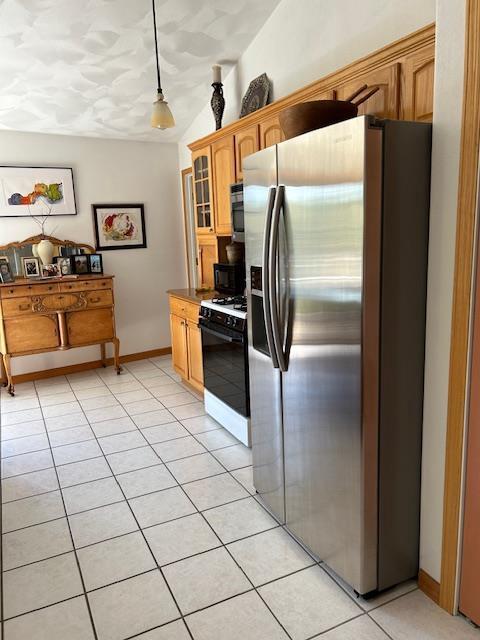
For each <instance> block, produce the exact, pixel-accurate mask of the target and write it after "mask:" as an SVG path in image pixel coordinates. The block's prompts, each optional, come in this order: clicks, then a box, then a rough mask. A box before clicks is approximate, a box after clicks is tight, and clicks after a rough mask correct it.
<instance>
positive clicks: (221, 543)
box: [0, 365, 415, 639]
mask: <svg viewBox="0 0 480 640" xmlns="http://www.w3.org/2000/svg"><path fill="white" fill-rule="evenodd" d="M154 366H157V365H154ZM157 368H159V367H157ZM129 373H130V374H131V375H132V377H133V378H135V380H136V381H137V382H138V383H139V384H140V385H141V387H143V388H144V389H146V391H147V392H149V390H148V389H147V388H146V387H144V385H143V383H142V381H141V380H139V379H138V378H136V376H135V374H134V373H132V372H131V371H129ZM163 373H165V375H168V374H167V373H166V372H163ZM99 379H100V378H99ZM172 380H173V381H174V382H176V381H175V379H174V378H172ZM67 382H68V384H69V385H70V381H67ZM70 388H72V387H71V385H70ZM186 391H188V390H186ZM72 392H73V394H74V395H75V396H76V393H75V391H74V390H73V389H72ZM157 400H158V399H157ZM159 402H160V404H162V403H161V401H159ZM120 404H122V403H121V402H120ZM122 406H123V405H122ZM179 406H186V405H179ZM166 409H167V408H166ZM167 411H168V409H167ZM81 412H82V413H83V414H84V415H85V412H84V410H83V408H82V407H81ZM170 413H171V412H170ZM42 415H43V412H42ZM172 415H173V414H172ZM130 418H131V416H130ZM184 419H185V418H184ZM173 421H174V422H172V423H179V424H181V425H182V427H184V428H185V426H184V425H183V423H182V421H181V420H180V419H178V418H176V417H175V416H173ZM87 423H88V425H89V427H90V428H92V431H93V424H95V423H90V422H89V420H88V418H87ZM165 424H171V423H165ZM80 426H83V425H80ZM154 426H163V425H152V427H154ZM135 427H136V430H138V431H140V432H141V433H142V429H140V428H139V427H138V426H137V425H135ZM145 428H150V427H145ZM57 431H59V430H57ZM133 431H135V430H133ZM187 431H188V428H187ZM210 431H215V429H212V430H207V431H204V432H200V433H198V434H194V433H190V432H189V431H188V433H189V435H190V436H192V437H193V438H194V440H196V441H197V442H198V443H199V444H200V445H201V446H202V447H205V445H204V444H203V443H202V442H201V441H200V440H198V438H197V437H196V436H197V435H200V434H202V433H208V432H210ZM123 433H129V432H123ZM32 435H36V434H32ZM110 435H120V434H110ZM142 435H143V437H144V438H145V436H144V434H143V433H142ZM24 437H28V436H24ZM102 437H105V438H106V437H109V436H101V438H102ZM185 437H188V436H181V437H179V438H171V439H169V440H165V441H162V442H160V443H149V442H148V441H146V442H147V444H146V446H149V447H150V448H151V449H153V451H154V453H155V454H156V456H157V457H158V458H159V462H160V464H163V465H164V466H165V468H166V469H167V470H169V469H168V467H167V463H166V462H164V461H163V459H162V458H161V457H160V456H159V455H158V453H157V452H156V451H155V449H154V448H153V445H154V444H162V443H163V442H171V441H173V440H179V439H182V438H185ZM47 438H48V440H49V442H50V438H49V435H48V433H47ZM93 439H95V440H96V441H97V444H99V445H100V443H99V439H98V437H97V435H96V434H95V437H94V438H91V440H93ZM145 439H146V438H145ZM80 442H83V441H79V442H78V443H70V445H68V444H67V445H59V446H60V447H62V446H71V445H75V444H79V443H80ZM231 446H236V445H233V444H229V445H226V446H225V447H219V448H217V449H213V450H212V449H208V448H207V447H205V449H206V451H205V452H208V453H210V455H211V456H212V457H213V458H214V459H215V460H216V461H217V462H218V464H219V465H220V466H221V467H222V468H223V469H224V470H225V471H224V472H222V473H221V474H214V476H207V477H206V478H209V477H215V476H218V475H222V474H223V473H228V474H229V476H230V477H231V478H232V479H233V480H234V481H235V483H236V484H238V485H239V486H240V487H241V488H242V489H244V490H245V487H244V486H243V484H242V483H241V482H240V481H239V480H238V479H237V478H236V477H235V476H234V475H233V473H232V472H235V471H237V470H238V469H242V468H245V467H246V466H250V465H245V467H238V468H236V469H232V470H229V469H227V468H226V467H225V466H224V465H223V463H222V462H221V461H220V460H219V459H217V458H216V457H215V455H214V453H213V451H216V450H220V449H225V448H229V447H231ZM135 448H137V447H135ZM135 448H134V449H135ZM138 448H140V447H138ZM52 449H53V447H51V446H50V450H51V453H52V454H53V451H52ZM130 450H132V449H127V450H124V451H125V452H126V451H130ZM27 453H33V452H27ZM114 453H122V451H119V452H112V454H114ZM112 454H103V457H104V458H105V460H106V462H107V465H108V467H109V469H110V471H111V473H112V475H111V476H107V478H110V477H113V478H115V481H116V483H117V485H119V488H120V491H121V492H122V495H123V496H124V500H125V501H126V502H127V504H128V506H129V508H130V511H131V512H132V513H133V510H132V508H131V507H130V504H129V500H132V499H134V498H137V497H142V496H144V495H151V494H152V493H157V491H153V492H148V493H146V494H141V495H139V496H133V497H132V498H127V497H126V495H125V493H124V491H123V489H122V487H121V486H120V484H119V482H118V479H117V475H125V474H128V473H132V472H134V471H137V470H141V469H143V468H149V467H143V468H141V469H134V470H132V471H127V472H123V473H121V474H114V473H113V470H112V468H111V466H110V463H109V461H108V460H107V455H112ZM18 455H22V454H18ZM194 455H202V454H194ZM9 457H15V456H9ZM98 457H99V458H100V457H102V456H98ZM189 457H192V456H185V457H184V458H177V459H175V460H171V461H169V463H170V462H175V461H176V460H180V459H186V458H189ZM93 459H96V458H93ZM75 462H82V461H75ZM1 464H2V461H0V465H1ZM65 464H73V463H65ZM56 466H57V465H55V466H54V468H55V473H56V475H57V480H59V478H58V474H57V472H56ZM59 466H63V465H59ZM151 466H155V465H150V467H151ZM36 471H41V470H36ZM36 471H32V472H27V474H28V473H35V472H36ZM170 473H171V472H170ZM27 474H18V475H27ZM18 475H17V476H10V477H18ZM172 475H173V474H172ZM173 477H174V479H175V481H177V480H176V478H175V476H174V475H173ZM206 478H198V479H195V480H192V481H189V482H188V483H183V484H191V483H194V482H197V481H200V480H203V479H206ZM97 480H101V478H100V479H95V480H89V481H86V482H84V483H78V484H76V485H71V486H80V485H82V484H88V483H90V482H95V481H97ZM183 484H180V483H179V484H178V485H177V486H179V487H180V488H181V489H182V492H183V493H184V494H185V495H186V497H187V499H188V500H189V502H191V503H192V504H193V507H194V508H195V510H196V513H197V514H198V515H200V516H202V518H203V520H204V521H205V522H206V524H207V526H208V527H209V528H210V529H211V530H212V532H213V533H214V535H215V537H216V538H217V539H219V538H218V536H217V534H216V532H215V531H214V529H213V528H212V527H211V525H210V523H209V522H208V520H206V518H205V517H204V516H203V512H201V511H200V510H199V509H198V507H197V506H196V505H195V503H193V502H192V501H191V500H190V498H189V496H188V494H187V493H186V492H185V490H184V488H183ZM64 488H65V489H66V488H68V487H64ZM169 488H173V487H166V488H164V489H161V490H159V491H163V490H167V489H169ZM59 490H60V491H62V487H60V484H59ZM246 492H247V494H248V495H247V496H246V497H244V498H238V499H235V500H232V501H228V502H227V503H222V504H221V505H216V506H214V507H209V508H207V509H206V510H204V511H208V510H210V509H214V508H217V507H219V506H224V505H225V504H231V503H232V502H237V501H240V500H246V499H247V498H252V497H253V499H254V500H255V501H256V503H257V504H258V505H259V506H260V507H262V510H263V511H265V512H266V513H267V514H268V515H270V516H271V514H270V513H269V512H268V510H267V509H266V508H265V507H264V506H263V505H262V503H261V502H260V501H259V500H258V498H257V496H255V495H252V494H251V493H250V491H248V490H246ZM46 493H51V492H50V491H48V492H44V493H42V494H36V495H44V494H46ZM28 497H34V496H27V497H25V498H18V499H16V500H14V501H10V502H7V503H5V504H10V503H11V502H16V501H19V500H23V499H27V498H28ZM62 500H63V493H62ZM110 504H115V503H110ZM103 506H108V505H100V506H99V507H94V508H93V509H86V510H84V511H81V512H77V513H84V512H86V511H91V510H95V509H97V508H101V507H103ZM64 509H65V503H64ZM65 513H66V509H65ZM70 515H75V514H70ZM189 515H193V514H188V515H186V516H179V517H177V518H174V519H172V520H169V521H166V522H171V521H173V520H179V519H182V518H186V517H189ZM133 517H134V519H135V522H136V523H137V526H138V527H139V531H140V532H141V533H142V535H143V529H148V528H152V527H156V526H158V524H160V525H161V524H165V523H166V522H165V523H163V522H162V523H158V524H155V525H149V526H148V527H144V528H142V527H140V524H139V522H138V520H137V518H136V516H135V514H134V513H133ZM67 520H68V515H67ZM31 526H35V525H31ZM277 527H278V528H283V529H284V530H285V531H286V532H287V533H288V534H289V532H288V530H286V529H285V528H284V526H283V525H281V524H279V523H278V522H277V521H276V525H275V527H273V528H272V529H274V528H277ZM270 530H271V529H270ZM17 531H18V530H17ZM265 531H268V529H267V530H265ZM70 533H71V532H70ZM131 533H133V532H128V533H125V534H121V535H120V536H114V537H113V538H109V539H115V538H118V537H122V536H125V535H129V534H131ZM260 533H263V532H257V533H254V534H250V535H249V536H245V537H244V538H241V539H240V540H242V539H245V538H248V537H253V536H255V535H258V534H260ZM289 535H290V534H289ZM71 537H72V542H73V536H72V534H71ZM290 537H291V538H292V540H293V541H294V542H297V541H296V540H295V539H294V538H293V537H292V536H291V535H290ZM143 538H144V540H145V542H146V544H147V547H148V549H149V551H150V553H151V554H152V557H153V558H154V560H155V563H156V565H157V567H158V569H159V570H160V572H161V573H162V576H163V571H162V568H161V567H160V566H159V565H158V562H157V561H156V558H155V555H154V554H153V553H152V551H151V548H150V545H149V544H148V541H147V540H146V539H145V536H143ZM101 542H105V541H104V540H102V541H99V542H98V543H93V544H92V545H85V547H89V546H94V545H95V544H100V543H101ZM232 542H236V540H235V541H232ZM219 543H220V544H219V546H217V547H214V548H215V549H218V548H221V547H224V548H225V549H226V551H227V553H228V554H229V556H230V557H231V558H232V560H233V561H234V563H235V564H236V566H237V567H238V568H239V569H240V571H241V572H242V573H243V574H244V575H245V577H246V579H247V580H248V582H249V583H250V584H251V585H252V587H253V590H254V591H255V592H257V594H258V591H257V588H260V587H262V586H265V584H269V583H271V582H275V581H277V580H280V579H282V578H285V577H288V576H289V575H292V574H293V573H298V572H300V571H302V570H305V569H307V568H309V567H312V566H315V565H320V568H322V569H323V571H325V569H324V568H323V567H322V566H321V563H319V562H318V561H317V560H316V559H315V558H311V559H312V564H310V565H309V566H308V567H304V568H302V569H299V570H297V571H294V572H291V573H290V574H287V575H285V576H281V577H280V578H275V579H273V580H271V581H268V582H267V583H262V585H259V586H258V587H255V586H254V585H253V583H252V581H251V580H250V579H249V577H248V576H247V574H246V573H245V571H244V570H243V569H242V567H241V566H240V565H239V564H238V563H237V562H236V560H235V558H234V557H233V556H232V554H231V553H230V552H229V549H228V548H227V544H230V543H223V542H222V541H221V540H220V539H219ZM297 544H298V542H297ZM300 546H301V545H300ZM85 547H82V548H85ZM211 550H212V549H209V550H207V551H204V552H200V553H197V554H192V555H191V556H187V557H186V558H180V559H179V560H176V561H173V562H170V563H167V564H166V565H163V566H169V565H172V564H175V563H176V562H181V561H182V560H186V559H188V558H192V557H195V556H196V555H200V554H202V553H207V552H208V551H211ZM74 551H75V553H76V549H75V545H74ZM66 553H70V552H66ZM307 553H308V552H307ZM58 555H62V554H58ZM309 556H310V554H309ZM54 557H55V556H54ZM310 557H311V556H310ZM42 560H46V559H42ZM42 560H40V561H42ZM37 562H39V561H37ZM29 564H33V563H29ZM77 564H78V559H77ZM78 566H79V565H78ZM79 571H80V575H81V577H82V584H83V576H82V574H81V569H80V566H79ZM150 571H151V570H150ZM143 573H148V571H147V572H142V573H141V574H136V575H142V574H143ZM325 573H326V575H327V576H328V577H329V578H330V579H331V580H332V581H333V582H334V583H335V585H336V586H337V587H340V589H341V590H342V591H343V592H344V593H345V594H346V595H348V596H349V598H350V599H351V600H352V601H353V602H354V603H355V604H356V605H357V607H358V608H359V609H360V611H361V613H360V614H359V616H361V615H368V614H369V612H367V611H365V610H364V609H362V608H361V607H360V605H358V603H357V602H356V601H355V599H354V598H353V597H352V596H351V594H349V593H348V592H347V591H346V590H345V589H344V588H343V587H342V585H341V584H339V583H338V582H337V581H336V580H335V579H334V578H333V576H331V575H330V574H329V573H328V572H327V571H325ZM131 577H135V576H129V578H131ZM163 577H164V576H163ZM129 578H125V579H122V580H120V581H116V582H114V583H110V584H116V583H118V582H122V581H123V580H127V579H129ZM164 580H165V582H166V584H167V586H168V588H169V591H170V593H171V595H172V597H173V599H174V601H175V603H176V599H175V597H174V596H173V593H172V591H171V589H170V586H169V584H168V582H167V581H166V579H165V577H164ZM83 586H84V584H83ZM104 586H110V585H103V586H102V587H99V588H97V589H94V590H91V591H96V590H98V589H101V588H103V587H104ZM414 590H415V588H414V589H412V590H410V591H408V592H407V593H405V594H401V595H399V596H397V597H396V598H393V599H392V600H389V601H388V602H386V603H384V604H382V605H378V607H374V608H373V609H372V610H371V611H373V610H375V609H377V608H379V607H381V606H384V605H385V604H388V603H389V602H391V601H393V600H396V599H398V598H401V597H403V596H404V595H408V593H411V592H412V591H414ZM250 591H252V589H249V590H248V591H246V592H242V593H249V592H250ZM84 594H85V595H86V598H87V604H88V595H87V594H88V592H87V591H86V589H85V586H84ZM239 595H241V594H235V595H233V596H231V597H230V598H227V599H224V600H221V601H219V602H215V603H213V604H211V605H208V606H207V607H203V608H201V609H199V610H196V611H200V610H204V609H208V608H210V607H213V606H215V605H217V604H219V603H220V602H224V601H225V600H229V599H232V598H234V597H237V596H239ZM258 595H259V597H260V599H261V600H262V602H264V601H263V598H262V597H261V596H260V594H258ZM74 597H78V596H74ZM63 601H65V600H63ZM63 601H62V602H63ZM53 604H58V603H53ZM176 604H177V603H176ZM264 604H265V606H266V607H267V609H268V610H269V611H270V613H271V614H272V616H273V617H274V619H276V616H275V615H274V614H273V612H272V611H271V610H270V608H269V606H268V605H267V604H266V603H265V602H264ZM47 606H52V605H47ZM177 607H178V604H177ZM42 608H46V607H42ZM178 610H179V611H180V608H179V607H178ZM196 611H195V612H196ZM89 612H90V608H89ZM195 612H190V613H189V614H185V616H184V615H183V614H181V611H180V614H181V618H177V620H178V619H183V620H185V617H186V616H188V615H191V614H192V613H195ZM26 613H30V612H26ZM20 615H25V614H20ZM359 616H354V617H353V618H350V619H349V620H346V621H344V622H342V623H340V624H339V625H337V626H342V625H343V624H345V623H347V622H349V621H351V620H353V619H355V618H356V617H359ZM15 617H19V616H15ZM369 617H370V616H369ZM2 618H3V616H2ZM91 619H92V624H93V618H92V617H91ZM371 619H372V620H373V621H374V623H375V624H376V625H377V626H378V627H379V628H381V629H382V627H381V626H380V625H379V624H378V623H377V622H376V621H375V620H374V619H373V618H371ZM276 620H277V619H276ZM170 622H173V620H172V621H169V622H166V623H164V624H162V625H159V626H157V627H154V629H157V628H161V627H163V626H165V625H166V624H169V623H170ZM277 622H278V623H279V625H280V626H281V627H282V628H283V625H282V624H281V623H280V622H279V621H278V620H277ZM2 625H3V620H2ZM332 628H336V627H332ZM152 630H153V629H152ZM187 630H188V632H189V633H190V629H189V628H188V625H187ZM329 630H331V629H327V630H325V631H322V632H321V633H320V634H319V635H323V634H324V633H326V632H328V631H329ZM148 631H150V630H146V631H141V632H140V633H139V634H135V635H134V636H129V638H132V639H133V638H135V637H138V636H139V635H142V634H143V633H146V632H148ZM382 631H384V630H383V629H382ZM384 632H385V631H384ZM385 633H386V632H385ZM317 635H318V634H317ZM317 635H315V636H314V637H317ZM387 636H388V634H387ZM388 637H390V636H388ZM312 638H313V636H312Z"/></svg>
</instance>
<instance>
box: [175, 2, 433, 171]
mask: <svg viewBox="0 0 480 640" xmlns="http://www.w3.org/2000/svg"><path fill="white" fill-rule="evenodd" d="M434 21H435V0H364V1H363V2H358V0H336V1H335V2H334V3H327V2H326V0H323V1H320V0H301V1H300V2H299V1H298V0H283V2H281V3H280V4H279V5H278V7H277V9H276V10H275V11H274V12H273V13H272V15H271V16H270V18H269V19H268V20H267V22H266V23H265V25H264V26H263V28H262V29H261V30H260V31H259V33H258V35H257V36H256V37H255V39H254V40H253V41H252V43H251V44H250V46H249V47H248V49H247V50H246V51H245V52H244V53H243V55H242V56H241V58H240V60H239V62H238V64H237V65H236V66H235V67H234V69H233V70H232V71H231V72H230V74H229V75H228V76H227V77H226V78H225V79H224V95H225V100H226V107H225V114H224V118H223V123H224V124H228V123H229V122H232V121H233V120H236V119H237V118H238V114H239V113H240V104H241V99H242V96H243V95H244V93H245V91H246V89H247V87H248V84H249V82H250V81H251V80H252V79H253V78H255V77H256V76H259V75H260V74H261V73H263V72H265V73H266V74H267V75H268V77H269V78H270V79H271V80H272V82H273V98H274V99H275V100H277V99H278V98H281V97H283V96H285V95H287V94H289V93H291V92H292V91H295V90H296V89H299V88H300V87H303V86H304V85H306V84H309V83H310V82H313V81H314V80H318V78H321V77H322V76H324V75H326V74H328V73H331V72H333V71H335V70H337V69H339V68H340V67H343V66H345V65H346V64H349V63H350V62H353V61H354V60H357V59H358V58H360V57H362V56H364V55H367V54H368V53H370V52H372V51H375V50H376V49H379V48H380V47H383V46H385V45H387V44H389V43H391V42H392V41H393V40H397V39H399V38H401V37H403V36H405V35H407V34H409V33H411V32H412V31H416V30H417V29H420V28H421V27H424V26H425V25H427V24H429V23H431V22H434ZM214 129H215V121H214V119H213V114H212V111H211V108H210V105H209V104H207V105H205V107H204V108H203V109H202V111H200V113H199V115H198V116H197V118H196V119H195V120H194V122H193V123H192V126H191V127H189V129H188V130H187V131H186V133H185V135H184V136H183V137H182V141H181V144H180V166H181V167H187V166H189V164H190V154H189V150H188V148H187V147H186V145H187V144H188V143H189V142H193V141H194V140H197V139H198V138H201V137H202V136H204V135H207V134H208V133H211V132H212V131H213V130H214Z"/></svg>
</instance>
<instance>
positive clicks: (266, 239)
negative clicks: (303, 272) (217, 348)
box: [262, 187, 279, 369]
mask: <svg viewBox="0 0 480 640" xmlns="http://www.w3.org/2000/svg"><path fill="white" fill-rule="evenodd" d="M276 192H277V188H276V187H270V188H269V190H268V199H267V210H266V214H265V233H264V234H263V264H262V290H263V318H264V321H265V333H266V334H267V346H268V350H269V352H270V357H271V359H272V364H273V368H274V369H278V366H279V365H278V358H277V352H276V350H275V342H274V337H273V327H272V316H271V304H270V287H269V283H270V273H269V270H270V267H269V251H270V236H271V234H272V214H273V206H274V203H275V198H276Z"/></svg>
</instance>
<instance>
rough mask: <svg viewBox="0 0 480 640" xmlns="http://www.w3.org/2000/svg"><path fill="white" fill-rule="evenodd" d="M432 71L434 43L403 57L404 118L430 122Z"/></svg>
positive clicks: (431, 115)
mask: <svg viewBox="0 0 480 640" xmlns="http://www.w3.org/2000/svg"><path fill="white" fill-rule="evenodd" d="M434 71H435V47H434V45H432V46H430V47H425V48H424V49H421V50H420V51H417V52H416V53H414V54H412V55H411V56H408V57H407V58H406V59H405V64H404V66H403V79H404V87H403V88H404V91H403V100H402V103H403V104H402V107H403V109H402V111H403V119H404V120H419V121H420V122H432V119H433V79H434Z"/></svg>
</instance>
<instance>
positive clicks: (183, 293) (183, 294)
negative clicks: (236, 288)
mask: <svg viewBox="0 0 480 640" xmlns="http://www.w3.org/2000/svg"><path fill="white" fill-rule="evenodd" d="M167 293H168V295H169V296H174V297H175V298H181V299H182V300H186V301H187V302H193V303H194V304H200V302H201V301H202V300H211V299H212V298H214V297H215V296H216V295H217V292H216V291H213V290H212V291H203V292H201V293H197V292H196V291H195V289H169V290H168V291H167Z"/></svg>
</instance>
